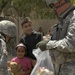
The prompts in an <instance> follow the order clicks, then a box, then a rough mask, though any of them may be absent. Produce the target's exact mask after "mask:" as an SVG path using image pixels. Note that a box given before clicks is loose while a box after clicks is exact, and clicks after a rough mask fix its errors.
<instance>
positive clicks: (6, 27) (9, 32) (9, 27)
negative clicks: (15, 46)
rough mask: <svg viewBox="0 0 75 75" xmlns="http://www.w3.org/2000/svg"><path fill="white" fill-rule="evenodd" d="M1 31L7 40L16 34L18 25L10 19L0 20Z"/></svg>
mask: <svg viewBox="0 0 75 75" xmlns="http://www.w3.org/2000/svg"><path fill="white" fill-rule="evenodd" d="M0 33H1V34H2V35H3V36H4V37H5V40H6V42H8V40H9V38H11V37H14V36H15V35H16V25H15V24H14V23H13V22H11V21H8V20H2V21H0Z"/></svg>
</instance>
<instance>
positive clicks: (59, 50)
mask: <svg viewBox="0 0 75 75" xmlns="http://www.w3.org/2000/svg"><path fill="white" fill-rule="evenodd" d="M46 1H47V0H46ZM48 1H49V0H48ZM48 3H50V4H49V6H50V7H51V8H52V9H53V11H54V12H55V13H56V15H57V17H58V18H59V19H60V20H59V23H58V24H56V26H54V31H53V34H52V38H51V39H52V40H48V41H41V42H39V43H38V44H37V46H38V47H40V48H41V50H46V49H49V50H50V55H51V58H52V62H53V65H54V72H55V73H54V74H55V75H75V6H73V5H72V4H71V3H70V2H69V0H57V3H51V2H48Z"/></svg>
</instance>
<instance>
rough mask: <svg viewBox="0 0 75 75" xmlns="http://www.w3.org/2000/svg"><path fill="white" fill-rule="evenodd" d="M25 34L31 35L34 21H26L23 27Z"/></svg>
mask: <svg viewBox="0 0 75 75" xmlns="http://www.w3.org/2000/svg"><path fill="white" fill-rule="evenodd" d="M22 29H23V31H24V33H25V34H27V35H30V34H31V33H32V23H26V24H24V25H23V27H22Z"/></svg>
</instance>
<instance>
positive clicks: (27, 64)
mask: <svg viewBox="0 0 75 75" xmlns="http://www.w3.org/2000/svg"><path fill="white" fill-rule="evenodd" d="M26 52H27V49H26V47H25V45H23V44H22V43H20V44H18V45H17V46H16V55H17V57H15V58H13V59H12V60H11V61H12V62H16V63H17V64H20V65H21V67H22V70H23V72H21V73H19V72H18V73H19V75H30V73H31V70H32V64H31V61H30V59H29V58H27V57H25V54H26Z"/></svg>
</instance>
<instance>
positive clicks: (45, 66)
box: [30, 48, 54, 75]
mask: <svg viewBox="0 0 75 75" xmlns="http://www.w3.org/2000/svg"><path fill="white" fill-rule="evenodd" d="M33 54H34V55H35V57H36V58H37V63H36V65H35V67H34V68H33V70H32V72H31V74H30V75H53V72H54V69H53V63H52V61H51V57H50V55H49V50H46V51H41V50H40V49H39V48H38V49H34V50H33Z"/></svg>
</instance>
